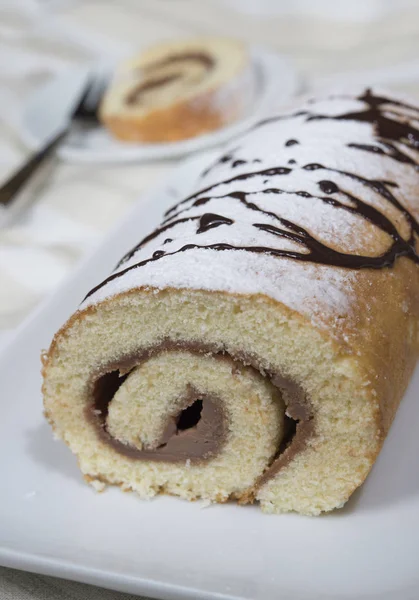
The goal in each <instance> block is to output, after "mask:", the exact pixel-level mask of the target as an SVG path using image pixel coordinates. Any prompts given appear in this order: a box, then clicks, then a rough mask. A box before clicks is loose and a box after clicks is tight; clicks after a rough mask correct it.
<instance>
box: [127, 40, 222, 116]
mask: <svg viewBox="0 0 419 600" xmlns="http://www.w3.org/2000/svg"><path fill="white" fill-rule="evenodd" d="M190 63H195V64H198V65H200V66H201V67H202V69H203V71H202V72H201V73H199V74H198V75H197V76H196V81H199V80H200V79H202V78H203V77H204V76H205V74H206V73H208V72H209V71H211V70H212V69H213V68H214V65H215V61H214V59H213V58H212V57H211V56H210V55H209V54H205V53H204V52H183V53H179V54H173V55H171V56H167V57H166V58H164V59H161V60H157V61H154V62H152V63H150V64H148V65H146V66H145V67H144V68H142V69H140V70H139V71H140V74H141V73H145V76H146V78H145V81H141V82H140V83H139V84H138V85H137V86H135V87H134V88H133V89H132V90H131V91H130V92H129V94H128V95H127V96H126V98H125V102H126V103H127V104H128V105H133V104H139V103H141V102H142V100H143V98H144V94H145V93H146V92H149V91H151V90H155V89H157V88H160V87H164V86H166V85H169V84H170V83H173V82H174V81H178V80H181V79H184V78H185V69H186V68H187V65H188V64H190ZM172 67H174V68H175V71H174V72H170V71H169V72H167V70H168V69H170V70H171V68H172Z"/></svg>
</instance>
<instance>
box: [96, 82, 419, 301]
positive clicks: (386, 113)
mask: <svg viewBox="0 0 419 600" xmlns="http://www.w3.org/2000/svg"><path fill="white" fill-rule="evenodd" d="M358 100H359V101H362V102H363V107H361V109H360V110H356V111H352V112H346V113H343V114H338V115H336V114H335V115H321V114H315V113H313V112H309V111H299V112H296V113H294V114H293V115H291V116H290V115H288V116H285V117H283V116H282V117H279V119H287V118H290V117H293V118H294V117H296V116H301V117H304V118H305V121H306V122H313V121H316V120H336V121H339V120H340V121H358V122H361V123H369V124H372V125H373V127H374V128H375V130H376V137H377V144H358V143H355V142H354V143H350V144H348V146H349V147H350V148H351V149H353V150H354V151H360V152H370V153H374V154H377V155H385V157H386V158H388V159H389V160H395V161H397V162H399V163H403V164H405V165H406V166H411V167H413V168H415V169H417V168H418V163H417V162H416V160H415V158H414V157H413V155H411V153H412V152H418V151H419V130H418V129H417V128H415V127H414V126H413V125H412V123H411V122H410V121H409V120H408V119H409V118H411V120H412V117H409V116H406V115H405V114H401V113H400V112H399V111H398V110H396V109H403V110H408V111H413V112H414V114H415V117H414V118H413V121H415V120H419V109H416V108H415V107H412V106H410V105H407V104H403V103H401V102H398V101H395V100H391V99H388V98H385V97H382V96H375V95H374V94H373V93H372V92H371V91H370V90H367V91H366V92H365V93H364V94H363V95H362V96H360V97H359V98H358ZM274 120H278V117H275V118H273V119H267V120H265V121H263V122H262V124H261V125H265V124H267V123H269V122H272V121H274ZM396 143H397V144H398V145H401V146H405V147H406V149H407V150H408V152H409V153H406V151H402V150H401V149H400V148H399V147H398V146H396V145H395V144H396ZM296 144H300V142H299V141H298V140H295V139H289V140H288V141H287V142H286V146H293V145H296ZM234 152H235V150H234V151H232V152H230V153H229V154H226V155H224V156H222V157H221V158H220V159H219V160H218V161H217V162H216V163H215V165H212V166H211V167H210V168H209V169H207V171H205V172H204V173H203V176H205V175H206V174H208V172H209V171H210V170H211V169H212V168H213V167H214V166H216V165H217V164H222V163H228V162H231V163H232V164H231V166H232V168H234V167H236V166H241V165H243V164H246V161H243V160H240V159H234ZM257 160H258V159H254V160H253V161H250V162H256V161H257ZM292 161H293V162H292V164H295V160H294V159H292ZM289 164H291V161H289ZM297 168H299V167H294V168H290V167H284V166H273V167H269V168H265V169H261V170H250V171H247V172H244V173H243V172H242V173H239V174H237V175H233V176H230V177H228V178H227V179H225V180H223V181H216V182H215V183H212V184H210V185H207V186H206V187H203V188H202V189H200V190H199V191H197V192H195V193H193V194H191V195H190V196H188V197H187V198H185V199H183V200H182V201H181V202H179V203H178V204H176V205H175V206H173V207H172V208H170V209H169V210H168V211H167V212H166V213H165V220H164V221H163V223H162V225H161V226H160V227H159V228H157V229H156V230H155V231H154V232H152V233H151V234H150V235H148V236H147V237H146V238H144V240H142V242H140V244H138V245H137V246H136V247H135V248H134V249H133V250H131V251H130V252H129V253H128V254H127V255H126V256H125V257H124V258H123V259H122V261H121V262H120V263H119V265H118V267H120V266H121V265H122V264H124V263H125V262H126V261H127V260H129V259H131V258H132V257H133V255H134V254H135V253H136V252H137V251H138V250H139V249H140V248H142V247H143V246H145V245H146V244H147V243H148V242H150V241H151V240H153V239H155V238H157V237H158V236H159V235H160V234H161V233H163V232H165V231H166V230H168V229H172V228H174V227H176V226H177V225H178V224H180V223H183V222H186V221H194V220H196V221H198V226H197V229H196V232H195V233H196V234H200V233H203V232H206V231H208V230H209V229H212V228H214V227H218V226H220V225H231V224H232V223H233V220H232V219H230V218H229V217H227V216H223V215H220V214H213V213H210V212H208V213H204V214H203V215H197V216H185V217H181V218H179V217H180V215H181V214H182V213H184V212H187V211H189V210H191V209H192V208H197V207H200V206H204V205H206V204H207V203H208V202H211V201H212V200H217V199H220V198H223V199H225V202H226V203H227V202H232V201H236V202H237V201H238V202H240V203H241V204H242V205H244V206H245V207H246V208H247V209H249V210H251V211H254V212H257V213H260V214H263V215H265V216H268V217H270V218H271V219H273V220H274V221H276V223H277V224H273V223H263V222H260V221H257V222H254V223H250V224H249V226H250V227H252V226H253V227H254V228H256V229H258V230H260V231H263V232H265V233H268V234H270V235H272V236H274V237H276V238H282V239H288V240H291V241H292V242H294V243H296V244H298V245H299V246H300V247H301V251H295V250H285V249H281V248H276V247H271V246H267V245H262V244H260V245H234V244H230V243H226V242H224V241H223V242H222V243H221V242H220V243H212V244H202V245H200V244H198V243H186V244H184V245H183V246H181V247H180V248H177V249H176V250H173V251H171V252H165V251H163V250H160V249H159V250H155V251H154V252H153V254H152V256H151V257H149V258H145V259H144V260H141V261H139V262H137V263H135V264H133V265H130V266H129V267H127V268H126V269H122V270H120V271H119V272H116V273H113V274H112V275H110V277H108V278H107V279H106V280H105V281H104V282H102V283H101V284H99V285H98V286H96V287H95V288H93V290H92V291H91V292H89V294H88V295H87V296H86V297H88V296H90V295H91V294H93V293H94V292H95V291H97V290H98V289H100V288H101V287H103V286H104V285H106V284H107V283H109V282H110V281H112V280H114V279H116V278H119V277H122V276H123V275H124V274H125V273H126V272H127V271H130V270H132V269H136V268H140V267H142V266H144V265H146V264H148V263H150V262H153V261H156V260H160V259H162V258H164V257H167V256H173V255H175V254H178V253H181V252H186V251H189V250H194V249H202V250H215V251H227V250H236V251H238V250H240V251H245V252H250V253H256V254H266V255H270V256H275V257H280V258H288V259H293V260H298V261H301V262H310V263H315V264H322V265H330V266H334V267H339V268H346V269H369V268H373V269H382V268H388V267H391V266H392V265H393V264H394V262H395V261H396V259H398V258H400V257H406V258H408V259H410V260H412V261H413V262H415V263H416V264H418V263H419V256H418V252H417V236H418V235H419V224H418V222H417V221H416V219H415V218H414V216H413V215H412V214H411V213H410V212H409V210H408V209H407V208H406V207H405V206H403V204H402V203H401V202H400V201H399V200H398V198H397V197H396V195H395V193H394V191H393V190H394V189H397V187H398V186H397V184H396V183H395V182H392V181H387V180H379V179H368V178H366V177H363V176H361V175H360V174H358V173H353V172H350V171H344V170H341V169H337V168H333V167H328V166H327V165H323V164H320V163H315V162H314V163H308V164H305V165H304V166H302V167H300V168H301V169H303V170H305V171H313V172H316V171H318V172H319V175H320V177H319V179H318V181H317V185H318V187H319V190H320V192H321V193H322V194H319V195H313V194H311V193H309V192H307V191H306V190H296V191H290V190H289V189H281V188H279V187H269V188H268V187H267V188H262V189H259V190H255V191H243V190H236V191H233V192H229V193H228V194H225V195H221V196H216V195H213V193H214V190H216V189H218V188H220V187H221V186H223V185H229V184H232V183H237V184H239V183H240V182H242V181H247V180H249V179H256V180H258V179H259V178H260V180H261V182H262V184H263V185H264V184H265V183H266V182H267V181H268V179H269V178H275V177H278V176H282V177H283V176H287V175H289V174H290V173H292V172H293V171H295V170H296V169H297ZM325 172H328V173H333V174H336V175H339V176H340V178H341V181H345V179H348V180H354V181H356V182H358V183H360V184H361V185H362V186H364V187H366V188H368V189H370V190H372V191H373V192H374V193H376V194H378V195H379V196H381V198H382V199H384V200H385V202H386V203H388V204H389V206H391V207H393V209H395V210H396V211H398V213H399V214H400V216H401V217H402V218H403V220H404V221H405V223H406V224H407V225H408V226H409V229H410V232H409V235H408V238H407V239H405V238H404V237H403V236H402V234H401V233H400V232H399V230H398V228H397V226H396V224H395V223H394V222H393V221H392V220H391V219H390V218H389V217H388V216H387V215H386V214H384V212H381V211H380V210H378V209H377V208H375V207H374V206H372V205H371V204H369V203H367V202H365V201H364V200H362V199H361V198H360V197H357V196H355V195H354V194H352V193H350V192H349V191H347V190H346V189H344V187H343V186H342V183H341V181H340V182H339V185H338V184H337V183H336V181H332V180H331V179H329V178H325V177H324V173H325ZM254 194H270V195H275V194H289V195H297V196H300V197H304V198H307V199H310V198H313V199H316V200H319V201H321V202H323V203H325V204H327V205H329V206H331V207H333V208H334V209H337V210H343V211H346V212H349V213H351V214H353V215H354V216H356V217H359V218H361V219H363V220H365V221H368V222H369V223H371V224H372V225H373V226H374V227H376V228H378V229H379V230H381V231H382V232H384V233H385V234H387V235H388V236H389V241H390V243H389V247H388V248H387V249H386V250H385V251H384V252H383V253H382V254H380V255H379V256H366V255H361V254H349V253H345V252H340V251H339V250H336V249H334V248H331V247H330V246H328V245H327V244H325V243H323V242H321V241H320V240H319V239H317V238H316V236H315V235H314V234H313V233H310V232H309V231H307V230H306V229H305V228H303V227H301V226H300V225H298V223H294V222H292V221H289V220H288V219H284V218H282V217H281V216H280V215H278V214H277V213H276V212H274V211H267V210H263V209H262V208H261V207H260V206H258V205H257V204H256V203H255V202H252V201H250V200H248V197H249V196H251V195H254ZM226 206H227V204H226ZM169 239H170V238H169Z"/></svg>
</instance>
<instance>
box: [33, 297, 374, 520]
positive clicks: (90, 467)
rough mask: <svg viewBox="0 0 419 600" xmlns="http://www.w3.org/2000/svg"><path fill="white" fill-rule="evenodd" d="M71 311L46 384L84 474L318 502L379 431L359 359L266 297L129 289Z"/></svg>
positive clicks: (325, 502) (289, 502) (359, 463)
mask: <svg viewBox="0 0 419 600" xmlns="http://www.w3.org/2000/svg"><path fill="white" fill-rule="evenodd" d="M80 316H81V315H79V317H78V318H77V319H73V320H72V321H70V323H69V324H68V326H67V327H65V328H64V329H63V330H62V331H61V332H60V333H59V334H58V336H57V337H56V339H55V341H54V343H53V346H52V348H51V351H50V353H49V356H48V359H47V361H46V364H45V368H44V376H45V384H44V396H45V409H46V414H47V416H48V417H49V419H50V421H51V422H52V423H53V426H54V429H55V431H56V433H57V434H58V435H59V436H60V437H62V438H63V439H64V440H65V442H66V443H67V444H68V445H69V446H70V448H71V449H72V450H73V451H74V452H75V453H76V454H77V455H78V459H79V463H80V467H81V469H82V471H83V473H84V475H85V476H86V478H87V480H88V481H89V482H93V483H95V482H97V481H99V482H102V483H109V484H117V485H120V486H121V487H122V488H123V489H125V490H134V491H136V492H137V493H138V494H139V495H140V496H141V497H142V498H149V497H152V496H154V495H155V494H157V493H167V494H173V495H178V496H180V497H182V498H185V499H188V500H192V499H205V500H209V501H212V502H213V501H217V502H224V501H226V500H228V499H237V500H239V501H241V502H249V501H253V500H254V499H258V500H260V502H261V505H262V508H263V509H264V510H266V511H268V512H287V511H291V510H294V511H298V512H301V513H304V514H319V513H320V512H322V511H327V510H331V509H333V508H335V507H337V506H340V505H341V504H343V503H344V502H345V500H346V499H347V497H348V496H349V495H350V493H351V492H352V491H353V490H354V489H355V488H356V487H357V486H358V485H360V484H361V483H362V481H363V480H364V478H365V476H366V474H367V472H368V470H369V469H370V467H371V465H372V463H373V460H374V458H375V456H376V453H377V452H378V447H379V442H380V430H379V419H378V408H377V403H376V401H375V400H374V399H373V398H372V391H371V389H369V387H368V386H367V385H365V382H364V381H363V378H364V377H365V373H363V371H362V368H360V365H359V364H357V363H356V361H353V360H350V359H348V357H345V356H344V355H340V354H339V353H338V354H336V353H335V349H334V348H333V344H331V343H330V341H328V340H325V339H323V338H322V336H321V335H320V334H319V333H318V332H316V331H315V330H313V328H312V327H310V326H309V324H307V323H305V322H304V321H303V320H301V319H300V318H298V316H295V317H293V316H292V315H291V314H290V313H289V311H288V310H287V309H285V308H282V309H281V307H280V306H279V305H278V304H277V303H275V302H272V301H271V300H269V299H268V298H263V297H261V298H259V299H258V300H257V301H256V302H255V299H254V298H250V297H246V296H236V297H234V296H231V295H228V294H222V293H220V294H214V293H212V294H209V293H207V292H199V291H196V292H193V293H191V292H188V293H185V292H184V291H180V290H170V291H164V292H163V291H161V292H158V291H157V290H156V291H154V292H153V291H152V290H136V291H135V293H132V292H130V293H127V294H122V295H120V296H118V297H116V298H114V299H113V302H112V303H109V302H103V303H101V304H99V305H97V306H95V307H91V308H88V309H86V311H85V313H84V315H83V318H80ZM203 331H204V332H205V333H204V335H203ZM273 339H274V340H277V343H276V344H273V343H272V340H273ZM138 340H141V345H140V346H139V342H138ZM122 348H123V351H122ZM302 382H304V383H302ZM360 389H361V390H362V393H361V394H360V393H359V390H360ZM70 397H71V406H70V405H69V398H70ZM284 407H285V409H284ZM284 410H285V412H284ZM360 423H362V427H360ZM291 459H292V460H291ZM336 472H339V477H338V478H337V477H336ZM313 473H316V475H315V476H314V475H313Z"/></svg>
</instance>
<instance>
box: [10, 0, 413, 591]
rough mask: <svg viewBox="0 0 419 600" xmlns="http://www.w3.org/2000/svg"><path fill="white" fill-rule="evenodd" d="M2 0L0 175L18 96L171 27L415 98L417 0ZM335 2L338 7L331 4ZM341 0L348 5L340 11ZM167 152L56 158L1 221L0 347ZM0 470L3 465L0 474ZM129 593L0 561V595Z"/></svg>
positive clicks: (317, 77) (14, 152) (311, 75)
mask: <svg viewBox="0 0 419 600" xmlns="http://www.w3.org/2000/svg"><path fill="white" fill-rule="evenodd" d="M343 4H344V3H342V4H341V3H337V2H335V1H333V0H321V1H320V0H319V1H318V2H307V1H306V0H299V1H298V2H297V1H296V2H291V1H287V0H240V2H239V1H238V0H206V1H205V2H197V1H194V0H141V1H140V0H118V2H109V1H106V0H95V1H93V0H83V1H82V0H80V1H78V2H77V1H70V0H68V1H66V0H61V1H60V0H38V1H37V0H2V2H0V106H1V111H0V178H3V177H6V176H7V175H8V174H9V173H10V172H11V171H12V170H13V168H14V167H16V166H17V165H18V164H19V163H20V161H21V160H22V159H23V158H24V157H25V156H26V154H27V150H26V149H25V148H24V147H23V146H22V144H21V143H20V142H19V139H18V138H17V136H16V133H15V126H14V124H15V123H16V120H17V119H18V118H19V115H20V111H21V107H22V105H23V102H24V100H25V98H26V97H27V95H28V94H29V93H30V92H31V90H32V89H34V88H35V86H37V85H39V84H40V83H41V82H42V81H43V80H45V79H46V78H47V77H48V76H50V75H51V74H52V73H57V72H59V71H61V70H62V69H65V68H67V67H69V66H72V65H80V64H87V63H88V62H89V61H92V60H95V59H96V58H97V57H98V56H103V55H106V56H111V57H118V56H122V55H123V54H125V53H127V52H129V51H130V50H131V49H133V48H139V47H143V46H146V45H148V44H150V43H152V42H155V41H157V40H161V39H163V38H168V37H172V36H182V35H191V34H208V33H216V34H220V35H235V36H237V37H240V38H243V39H245V40H246V41H248V42H252V43H258V44H260V43H263V44H265V45H267V46H269V47H271V48H273V49H276V50H278V51H281V52H284V53H287V54H289V55H290V56H291V58H292V59H293V60H294V62H295V65H296V66H297V67H298V68H299V69H300V70H301V71H302V72H303V74H304V75H305V78H306V84H307V87H309V88H310V89H312V90H322V89H324V88H325V87H327V86H336V85H341V84H345V85H348V84H350V83H353V84H376V83H380V84H383V85H385V86H391V87H393V88H395V89H401V90H402V91H406V92H410V93H412V94H413V95H417V96H418V97H419V52H418V51H419V5H418V3H417V2H415V1H414V0H410V1H409V0H403V1H402V0H400V1H398V2H395V1H393V0H391V1H389V0H358V1H357V0H354V1H353V2H351V3H345V7H346V8H345V10H343V9H342V6H343ZM339 6H340V7H341V8H339ZM348 7H352V9H351V10H349V8H348ZM172 166H173V163H169V162H164V163H154V164H146V165H144V164H143V165H140V164H139V165H126V166H125V165H124V166H121V165H119V166H109V165H106V166H97V167H94V168H92V167H91V166H90V165H72V164H64V163H61V162H59V161H57V160H55V161H54V162H53V163H52V165H51V166H50V168H49V172H48V175H47V176H46V177H45V178H44V180H43V182H42V185H41V186H39V187H37V188H36V189H31V190H30V192H31V193H32V194H33V198H34V202H33V204H32V206H31V208H30V209H29V210H28V211H26V212H25V214H24V215H23V216H22V217H21V218H20V219H19V220H18V221H17V222H16V223H15V224H14V225H13V226H12V227H10V228H8V229H7V230H0V350H1V347H2V345H3V347H4V346H5V345H6V344H7V340H8V339H9V338H10V336H12V335H13V332H14V331H15V328H16V327H17V326H18V325H19V324H21V323H22V322H23V321H24V319H25V317H27V316H28V315H29V314H30V312H31V311H32V310H33V308H34V307H35V306H36V305H37V304H38V303H39V302H40V301H41V300H42V299H43V298H45V296H46V295H48V294H49V293H51V292H52V291H53V290H54V289H55V288H56V287H57V285H59V284H60V282H61V281H63V279H64V278H65V277H66V276H67V275H68V273H69V272H70V271H71V270H72V269H73V268H74V267H75V265H76V264H77V263H78V261H79V260H80V258H81V256H82V255H84V254H85V253H86V252H88V251H89V250H90V249H92V248H93V247H94V246H95V245H96V244H97V243H98V241H99V240H100V239H101V238H102V237H103V235H104V234H105V232H106V231H108V230H109V228H110V227H112V225H113V224H114V223H115V222H117V221H118V220H119V219H120V218H121V217H122V216H123V215H124V213H125V211H126V209H127V208H128V206H129V205H131V204H132V203H133V202H141V192H142V191H143V190H145V189H148V188H149V187H150V186H151V185H153V182H155V181H156V180H157V179H159V180H160V179H161V178H162V177H164V176H165V174H166V173H167V172H168V171H169V169H170V168H171V167H172ZM0 476H1V474H0ZM129 597H130V596H127V595H124V594H120V595H119V594H116V593H114V592H106V591H103V590H99V589H97V588H93V587H89V586H85V585H82V584H77V583H71V582H66V581H64V580H56V579H52V578H48V577H43V576H39V575H31V574H27V573H20V572H18V571H13V570H10V569H2V568H0V599H1V600H3V599H4V600H50V599H51V600H61V599H62V600H73V599H74V600H82V599H83V600H90V599H92V600H93V599H94V600H96V599H99V598H100V599H101V600H107V599H108V598H109V600H110V599H111V598H112V599H113V600H117V599H118V600H123V599H127V598H129Z"/></svg>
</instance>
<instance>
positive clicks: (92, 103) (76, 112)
mask: <svg viewBox="0 0 419 600" xmlns="http://www.w3.org/2000/svg"><path fill="white" fill-rule="evenodd" d="M105 88H106V81H105V79H104V78H103V77H97V76H92V77H90V78H89V79H88V81H87V83H86V85H85V86H84V88H83V91H82V93H81V95H80V96H79V98H78V99H77V102H76V103H75V108H74V109H73V111H72V113H71V114H70V115H69V118H68V121H67V124H66V125H65V127H64V129H61V130H60V131H59V132H58V133H56V134H54V136H53V137H52V138H51V139H50V140H48V141H47V142H46V144H45V145H44V146H43V147H42V148H40V150H38V151H37V152H36V153H35V154H34V155H33V156H31V157H30V158H29V159H28V161H27V162H26V163H25V164H24V165H23V166H22V167H20V168H19V169H18V170H17V171H16V172H15V173H13V175H12V176H11V177H10V178H9V179H8V180H7V181H6V182H5V183H4V184H3V185H2V186H1V187H0V208H1V206H4V207H10V205H11V204H12V203H13V202H14V200H15V198H16V197H17V195H18V193H19V192H20V191H21V190H22V189H23V188H24V187H25V185H26V183H27V182H28V180H29V179H30V178H31V177H32V176H33V175H34V174H35V172H36V171H38V169H39V168H40V167H41V165H43V164H44V162H45V161H46V159H48V158H49V157H50V156H51V154H52V153H53V152H54V150H55V149H56V147H57V146H58V145H59V144H60V142H62V140H63V139H64V138H65V137H66V136H67V135H68V134H69V132H70V131H71V130H72V128H73V127H74V126H75V125H95V124H98V123H99V118H98V112H99V105H100V101H101V99H102V97H103V94H104V91H105Z"/></svg>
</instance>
